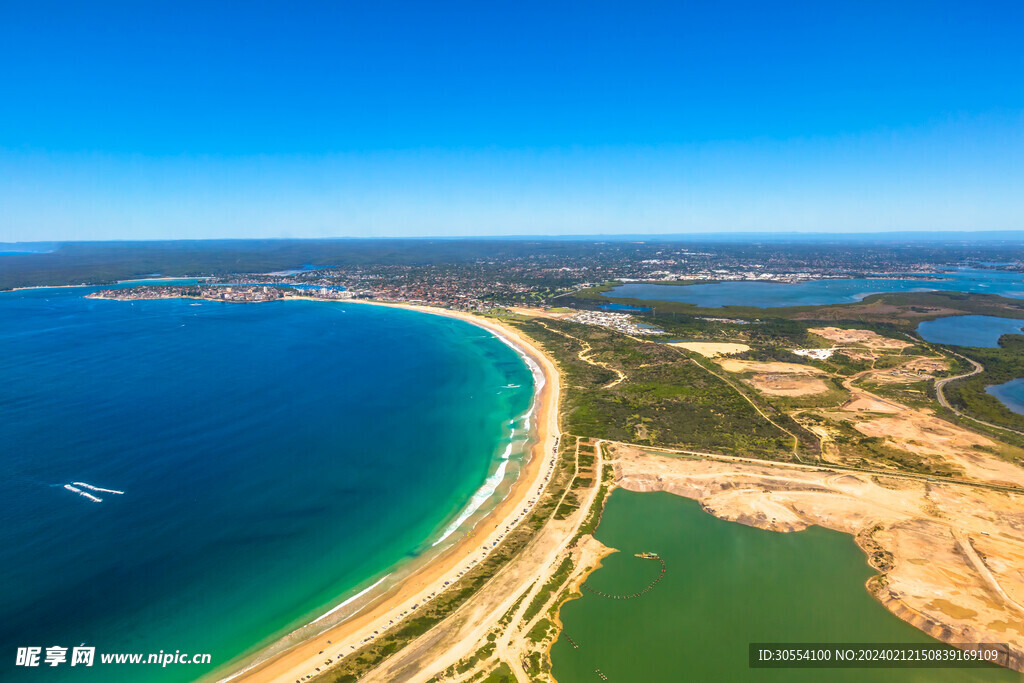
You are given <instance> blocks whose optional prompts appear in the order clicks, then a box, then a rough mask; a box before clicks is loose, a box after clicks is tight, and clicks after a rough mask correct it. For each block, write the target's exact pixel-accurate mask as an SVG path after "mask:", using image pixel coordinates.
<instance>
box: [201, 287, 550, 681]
mask: <svg viewBox="0 0 1024 683" xmlns="http://www.w3.org/2000/svg"><path fill="white" fill-rule="evenodd" d="M301 300H310V299H308V298H306V297H302V298H301ZM334 303H339V302H337V301H335V302H334ZM342 303H356V304H366V305H374V306H384V307H390V308H404V309H406V310H412V311H417V312H421V313H428V314H432V315H441V316H444V317H449V318H455V319H458V320H462V321H464V322H468V323H470V324H472V325H476V326H477V327H480V328H483V329H485V330H487V331H488V332H490V333H491V334H493V335H495V336H496V337H498V338H499V339H500V340H501V341H502V342H503V343H505V344H506V345H508V346H509V347H511V348H512V349H513V350H514V351H516V352H517V353H518V354H519V355H521V356H523V358H524V359H525V360H526V362H527V364H528V365H529V366H530V368H531V371H533V373H534V382H535V389H534V401H533V404H532V405H531V408H530V410H529V411H528V412H527V416H528V418H527V419H529V417H530V416H536V418H537V419H536V422H535V423H534V425H533V427H534V429H536V432H535V437H533V438H531V439H530V443H531V446H530V449H529V452H528V454H525V455H524V459H523V462H522V464H521V466H520V470H519V476H518V477H517V478H516V480H515V481H514V482H513V483H512V484H511V487H510V488H509V491H508V493H507V494H506V495H505V497H504V498H503V499H502V500H500V501H498V502H497V503H496V504H495V505H494V507H493V508H492V509H491V510H489V511H488V512H487V513H486V514H484V516H483V517H481V518H480V519H479V520H478V521H477V522H476V523H475V524H474V525H473V527H472V531H470V532H469V533H468V534H466V535H465V536H463V537H461V538H459V539H458V540H457V541H455V542H454V543H453V544H452V545H450V546H449V547H447V548H444V549H442V550H440V552H438V553H437V554H436V555H434V556H432V557H429V558H427V559H425V560H424V561H423V562H422V564H419V565H418V566H413V567H412V568H411V569H410V570H409V573H408V574H407V575H405V576H401V577H399V578H397V579H396V581H395V583H394V584H393V585H390V586H386V587H385V588H384V590H383V591H380V592H377V593H376V594H373V593H374V591H369V592H370V595H368V596H367V597H366V598H365V599H363V600H358V601H356V603H353V602H352V599H351V598H350V599H349V600H347V601H346V602H345V603H344V604H346V605H350V606H352V607H353V608H355V610H356V611H355V612H354V613H353V614H351V615H350V616H348V617H346V618H344V619H342V620H341V621H340V622H339V623H337V624H334V625H331V626H328V627H326V628H323V629H322V630H319V631H317V632H316V633H312V634H308V635H307V634H303V633H302V631H303V630H305V629H308V628H309V627H310V626H312V625H313V624H315V623H317V622H318V621H319V620H320V619H322V618H323V616H326V615H327V614H330V613H331V612H333V611H334V610H337V609H338V607H337V606H336V607H334V608H332V610H330V611H329V612H328V613H326V614H325V615H321V617H318V618H317V619H314V620H313V621H311V622H310V623H308V624H306V625H304V626H302V627H300V628H299V629H296V630H295V631H292V632H291V633H290V634H288V635H286V636H284V638H281V639H278V640H277V641H275V642H274V643H272V644H270V645H269V646H267V647H265V648H262V649H261V651H260V652H257V653H256V654H255V655H252V656H250V657H248V658H246V659H247V660H248V663H244V661H245V660H243V664H241V665H239V666H237V667H236V668H235V669H234V670H233V671H232V670H231V669H228V668H227V667H224V668H222V669H220V670H219V671H214V672H213V674H211V676H208V677H207V679H209V680H221V681H229V680H230V681H241V680H252V681H276V680H281V681H294V680H296V679H299V678H303V677H304V676H307V675H309V674H311V673H317V667H320V669H321V672H322V670H324V669H325V668H326V667H325V666H324V664H325V661H326V659H328V658H330V659H333V660H334V661H338V660H339V659H340V658H341V657H343V656H344V655H346V654H347V653H349V652H352V651H355V649H357V647H358V646H359V645H360V644H362V643H364V642H368V641H369V640H370V639H372V638H375V637H376V635H377V634H382V633H383V632H384V631H385V630H386V629H387V628H389V627H390V626H391V625H394V624H398V623H399V622H400V621H401V620H402V619H404V618H405V617H406V616H409V615H410V614H412V613H413V611H414V610H415V609H416V608H417V607H419V606H420V605H422V604H424V603H426V602H428V601H429V600H431V599H432V598H434V597H436V596H437V595H440V594H441V592H442V591H443V590H444V589H445V587H446V586H451V585H453V584H454V583H455V582H456V580H457V579H458V578H459V577H460V576H461V575H462V574H464V573H465V571H466V570H467V569H469V568H470V567H472V566H474V565H475V564H476V563H477V562H478V561H479V560H480V559H481V557H482V556H483V555H486V553H487V551H488V550H489V549H491V548H494V547H496V545H497V543H498V542H499V541H500V540H501V539H502V538H504V536H505V535H507V533H508V530H509V529H511V528H512V527H513V526H514V525H515V524H516V522H517V521H518V520H521V519H523V517H524V515H523V514H522V509H524V508H528V507H531V506H532V504H533V502H534V501H535V500H536V496H537V494H538V493H539V492H540V490H542V489H543V486H544V484H545V483H546V479H545V477H544V475H545V472H546V471H547V470H546V468H545V467H543V465H544V463H545V462H547V461H548V460H552V459H553V455H554V445H555V443H557V441H556V440H557V438H558V414H557V410H558V395H559V377H558V372H557V369H556V368H555V366H554V363H553V362H552V361H551V359H550V358H548V357H547V356H546V355H544V354H543V352H541V351H540V350H539V349H538V348H537V346H536V345H534V344H533V342H532V341H530V340H527V339H525V338H524V337H523V336H522V335H520V334H519V333H518V332H517V331H516V330H513V329H511V328H509V327H507V326H505V325H502V324H501V323H499V322H497V321H494V320H489V319H486V318H482V317H480V316H477V315H474V314H470V313H464V312H461V311H452V310H449V309H442V308H434V307H429V306H418V305H413V304H402V303H389V302H379V301H366V300H346V301H344V302H342ZM538 483H539V487H538ZM492 495H493V494H492ZM460 514H461V512H460ZM473 514H475V513H473ZM471 518H472V514H471V515H470V516H469V518H468V519H471ZM463 524H465V522H463ZM492 525H493V526H492ZM460 526H461V525H460ZM485 529H489V530H490V533H486V536H485V538H484V539H480V538H478V537H477V533H478V532H479V533H480V535H484V531H483V530H485ZM481 540H483V543H482V544H481ZM481 547H483V548H484V551H483V554H481V553H480V550H478V548H481ZM379 583H380V582H379V581H378V584H379ZM378 584H374V585H373V586H371V588H374V587H376V586H377V585H378ZM365 592H366V591H364V593H365ZM362 595H363V594H362V593H360V594H357V596H355V597H362ZM360 603H361V604H360ZM293 638H294V639H296V640H297V642H295V643H294V644H291V645H287V646H286V647H285V648H284V649H283V650H280V651H274V652H268V651H269V650H276V649H278V648H280V647H281V645H282V643H283V642H286V641H287V640H288V639H293ZM228 671H230V673H228V674H227V675H226V676H225V675H224V674H225V672H228ZM218 676H220V678H218Z"/></svg>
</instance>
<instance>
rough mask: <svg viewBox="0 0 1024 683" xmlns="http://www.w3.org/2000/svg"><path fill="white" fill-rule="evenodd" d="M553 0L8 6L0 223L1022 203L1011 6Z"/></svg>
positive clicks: (801, 223) (676, 213)
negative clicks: (571, 0) (540, 0)
mask: <svg viewBox="0 0 1024 683" xmlns="http://www.w3.org/2000/svg"><path fill="white" fill-rule="evenodd" d="M554 5H555V3H550V2H548V3H530V2H487V3H481V2H437V3H426V2H408V3H396V2H383V1H375V2H369V3H352V2H331V3H329V2H321V3H302V2H290V3H276V4H274V3H258V2H250V3H242V2H238V3H209V2H208V3H191V2H187V1H181V2H175V3H166V4H164V3H159V2H146V3H139V2H126V3H116V2H94V3H74V4H72V3H47V2H32V3H17V4H16V3H2V4H0V241H16V240H60V239H118V238H135V239H145V238H196V237H326V236H364V235H365V236H391V235H394V236H405V235H472V234H487V235H493V234H593V233H628V232H637V233H659V232H662V233H674V232H717V231H752V230H753V231H759V230H804V231H824V232H851V231H875V230H906V229H911V230H915V229H916V230H954V229H955V230H963V229H1022V228H1024V198H1022V194H1024V193H1022V191H1021V188H1024V161H1021V160H1022V159H1024V78H1022V77H1021V74H1022V73H1024V47H1022V43H1024V41H1021V40H1020V39H1019V31H1020V27H1021V26H1024V9H1022V8H1021V5H1020V4H1019V3H1012V2H990V3H967V2H963V3H942V2H928V3H925V2H920V3H912V2H907V3H892V2H889V3H869V2H828V3H812V2H806V3H764V2H757V3H753V2H751V3H746V2H705V3H687V2H675V3H635V2H631V3H626V2H621V3H609V2H595V1H592V2H587V3H582V2H580V3H558V4H557V6H554ZM638 5H639V6H638Z"/></svg>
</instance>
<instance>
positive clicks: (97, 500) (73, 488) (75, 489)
mask: <svg viewBox="0 0 1024 683" xmlns="http://www.w3.org/2000/svg"><path fill="white" fill-rule="evenodd" d="M64 488H66V489H67V490H68V491H72V492H74V493H77V494H78V495H80V496H85V497H86V498H88V499H89V500H91V501H92V502H94V503H102V502H103V499H102V498H97V497H96V496H94V495H92V494H91V493H86V492H85V491H83V490H82V489H80V488H78V487H77V486H72V485H71V484H64Z"/></svg>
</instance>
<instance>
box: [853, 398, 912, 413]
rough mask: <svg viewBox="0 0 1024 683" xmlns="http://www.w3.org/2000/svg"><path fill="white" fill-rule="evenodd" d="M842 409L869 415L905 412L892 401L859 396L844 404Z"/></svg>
mask: <svg viewBox="0 0 1024 683" xmlns="http://www.w3.org/2000/svg"><path fill="white" fill-rule="evenodd" d="M841 409H842V410H852V411H854V412H868V413H899V412H901V411H902V410H904V408H901V407H900V406H898V405H896V404H894V403H892V402H891V401H880V400H879V399H877V398H875V397H873V396H858V397H857V398H854V399H853V400H850V401H847V402H846V403H844V404H843V406H842V408H841Z"/></svg>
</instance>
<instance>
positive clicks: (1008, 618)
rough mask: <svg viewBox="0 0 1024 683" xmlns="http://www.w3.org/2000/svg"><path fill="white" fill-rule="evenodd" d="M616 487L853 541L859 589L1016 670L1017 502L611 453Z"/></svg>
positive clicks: (976, 493)
mask: <svg viewBox="0 0 1024 683" xmlns="http://www.w3.org/2000/svg"><path fill="white" fill-rule="evenodd" d="M614 455H615V457H616V459H615V460H614V461H613V462H614V466H615V476H616V483H617V485H618V486H621V487H622V488H626V489H629V490H631V491H668V492H670V493H674V494H677V495H680V496H685V497H687V498H693V499H695V500H697V501H699V502H700V503H701V506H702V507H703V508H704V509H705V510H706V511H707V512H709V513H711V514H713V515H715V516H716V517H720V518H722V519H726V520H730V521H734V522H739V523H741V524H747V525H749V526H755V527H759V528H762V529H771V530H774V531H798V530H801V529H804V528H806V527H807V526H809V525H811V524H817V525H820V526H823V527H826V528H829V529H834V530H836V531H840V532H843V533H848V534H851V535H853V536H854V537H855V539H856V541H857V544H858V545H859V546H860V547H861V548H862V549H864V551H865V553H866V554H867V555H868V558H869V560H870V562H871V564H872V565H873V566H874V567H875V569H877V570H878V571H879V572H880V576H879V577H875V578H873V579H871V580H869V581H868V589H869V590H870V591H871V592H872V594H873V595H875V597H876V598H877V599H878V600H880V601H881V602H882V603H883V604H884V605H885V606H886V607H888V608H889V609H890V610H891V611H892V612H894V613H895V614H896V615H898V616H899V617H900V618H902V619H904V620H905V621H908V622H910V623H911V624H913V625H914V626H916V627H918V628H920V629H922V630H923V631H925V632H927V633H929V634H931V635H932V636H934V637H936V638H939V639H941V640H945V641H946V642H955V641H958V642H994V643H998V642H1005V643H1009V645H1010V647H1011V651H1012V653H1014V654H1015V656H1016V659H1015V660H1014V662H1013V664H1014V668H1016V669H1018V670H1021V668H1022V666H1024V607H1022V606H1021V605H1022V603H1024V573H1022V572H1021V571H1020V567H1024V494H1020V493H1006V492H1001V491H994V490H988V489H980V488H974V487H968V486H963V485H955V484H946V483H932V482H926V481H920V480H913V479H909V478H903V479H901V478H899V477H879V476H875V475H869V474H862V473H839V472H833V471H828V470H824V469H815V468H810V467H801V466H799V465H789V464H764V465H760V464H751V463H748V462H727V461H719V460H695V459H683V458H673V457H669V456H664V455H657V454H651V453H648V452H645V451H642V450H641V449H639V448H635V447H625V446H616V447H615V449H614Z"/></svg>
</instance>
